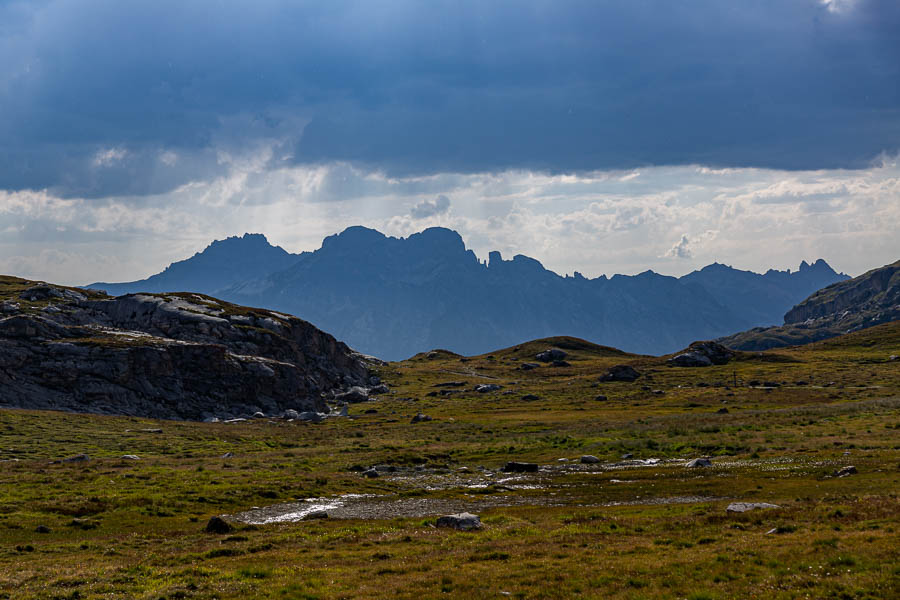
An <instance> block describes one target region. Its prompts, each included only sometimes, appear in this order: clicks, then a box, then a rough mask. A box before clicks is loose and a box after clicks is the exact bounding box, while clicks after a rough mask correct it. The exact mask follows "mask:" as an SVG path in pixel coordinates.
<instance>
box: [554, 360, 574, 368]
mask: <svg viewBox="0 0 900 600" xmlns="http://www.w3.org/2000/svg"><path fill="white" fill-rule="evenodd" d="M550 366H551V367H571V366H572V365H571V364H569V363H567V362H566V361H564V360H554V361H553V362H552V363H550Z"/></svg>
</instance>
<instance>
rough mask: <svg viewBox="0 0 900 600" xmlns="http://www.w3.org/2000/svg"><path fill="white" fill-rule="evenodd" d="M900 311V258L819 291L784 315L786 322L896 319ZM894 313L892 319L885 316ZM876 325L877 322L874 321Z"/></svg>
mask: <svg viewBox="0 0 900 600" xmlns="http://www.w3.org/2000/svg"><path fill="white" fill-rule="evenodd" d="M898 311H900V261H897V262H895V263H893V264H890V265H885V266H884V267H881V268H879V269H873V270H872V271H869V272H867V273H865V274H863V275H861V276H859V277H855V278H853V279H850V280H848V281H842V282H840V283H835V284H833V285H830V286H828V287H826V288H824V289H822V290H819V291H818V292H816V293H815V294H813V295H811V296H810V297H809V298H807V299H806V300H804V301H803V302H801V303H800V304H798V305H797V306H795V307H794V308H792V309H791V310H789V311H788V312H787V314H785V315H784V323H785V325H793V324H797V323H803V322H805V321H810V320H816V319H828V320H830V321H832V322H834V323H838V322H840V321H842V320H853V321H856V320H860V317H862V318H863V319H865V320H869V321H871V320H873V319H875V320H878V321H879V322H886V321H888V320H893V319H894V318H896V317H897V316H898V315H897V314H896V313H897V312H898ZM891 314H894V317H893V318H887V319H885V317H888V316H890V315H891ZM873 324H875V323H873Z"/></svg>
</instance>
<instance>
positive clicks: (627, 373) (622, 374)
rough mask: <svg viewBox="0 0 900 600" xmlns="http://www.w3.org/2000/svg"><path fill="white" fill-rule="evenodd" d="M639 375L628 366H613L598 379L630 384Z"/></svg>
mask: <svg viewBox="0 0 900 600" xmlns="http://www.w3.org/2000/svg"><path fill="white" fill-rule="evenodd" d="M640 376H641V374H640V373H638V372H637V371H636V370H635V369H634V367H631V366H629V365H615V366H613V367H610V368H609V371H607V373H606V374H605V375H603V376H602V377H601V378H600V381H627V382H632V381H634V380H635V379H637V378H638V377H640Z"/></svg>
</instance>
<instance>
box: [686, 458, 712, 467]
mask: <svg viewBox="0 0 900 600" xmlns="http://www.w3.org/2000/svg"><path fill="white" fill-rule="evenodd" d="M685 466H686V467H688V468H691V469H695V468H697V467H711V466H712V461H711V460H709V459H708V458H695V459H694V460H692V461H690V462H689V463H688V464H686V465H685Z"/></svg>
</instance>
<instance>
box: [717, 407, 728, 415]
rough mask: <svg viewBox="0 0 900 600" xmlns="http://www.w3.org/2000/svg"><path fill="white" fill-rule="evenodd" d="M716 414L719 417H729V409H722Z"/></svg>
mask: <svg viewBox="0 0 900 600" xmlns="http://www.w3.org/2000/svg"><path fill="white" fill-rule="evenodd" d="M716 414H717V415H727V414H728V409H727V408H725V407H724V406H723V407H722V408H720V409H719V410H717V411H716Z"/></svg>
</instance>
